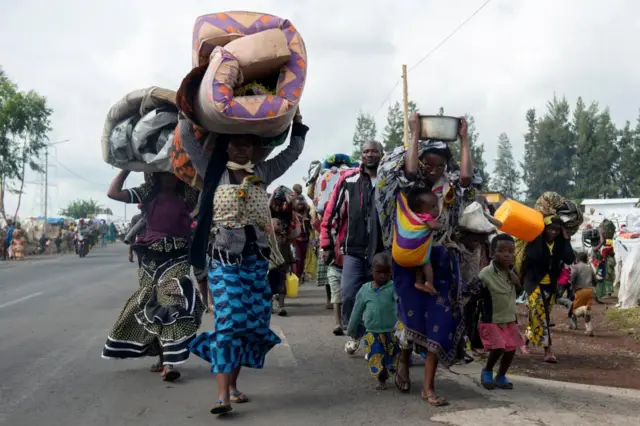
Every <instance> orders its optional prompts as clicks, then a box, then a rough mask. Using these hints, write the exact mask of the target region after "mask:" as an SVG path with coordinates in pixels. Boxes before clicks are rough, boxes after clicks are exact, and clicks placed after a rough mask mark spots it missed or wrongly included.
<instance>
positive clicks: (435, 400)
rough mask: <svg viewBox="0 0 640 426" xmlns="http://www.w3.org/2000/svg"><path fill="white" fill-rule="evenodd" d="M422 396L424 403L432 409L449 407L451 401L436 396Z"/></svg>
mask: <svg viewBox="0 0 640 426" xmlns="http://www.w3.org/2000/svg"><path fill="white" fill-rule="evenodd" d="M420 396H421V397H422V400H423V401H426V402H427V403H428V404H429V405H431V406H432V407H446V406H447V405H449V401H447V400H446V399H444V398H443V397H441V396H438V395H435V394H433V395H429V396H427V395H425V394H424V393H422V394H421V395H420Z"/></svg>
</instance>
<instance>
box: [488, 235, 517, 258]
mask: <svg viewBox="0 0 640 426" xmlns="http://www.w3.org/2000/svg"><path fill="white" fill-rule="evenodd" d="M500 241H509V242H512V243H513V244H515V243H516V240H514V239H513V237H512V236H511V235H509V234H498V235H496V236H495V237H493V240H491V253H493V252H494V251H496V248H497V247H498V243H499V242H500Z"/></svg>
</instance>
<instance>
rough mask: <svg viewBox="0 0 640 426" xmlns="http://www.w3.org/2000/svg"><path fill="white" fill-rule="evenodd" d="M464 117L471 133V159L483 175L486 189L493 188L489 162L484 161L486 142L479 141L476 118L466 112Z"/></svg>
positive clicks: (483, 183) (483, 185)
mask: <svg viewBox="0 0 640 426" xmlns="http://www.w3.org/2000/svg"><path fill="white" fill-rule="evenodd" d="M464 117H465V119H466V120H467V125H468V132H467V133H468V135H469V150H470V151H471V159H472V160H473V165H474V167H475V168H477V169H478V171H479V172H480V175H482V188H483V189H484V190H485V191H486V190H489V188H491V176H490V175H489V169H488V168H487V163H486V162H485V161H484V144H483V143H481V142H479V141H478V139H479V138H480V134H479V133H478V132H477V131H476V120H475V119H474V118H473V116H472V115H469V114H465V116H464ZM458 158H459V154H458Z"/></svg>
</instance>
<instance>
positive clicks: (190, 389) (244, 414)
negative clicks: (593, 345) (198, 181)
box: [0, 245, 640, 426]
mask: <svg viewBox="0 0 640 426" xmlns="http://www.w3.org/2000/svg"><path fill="white" fill-rule="evenodd" d="M136 286H137V283H136V271H135V268H134V266H133V265H132V264H129V263H128V262H127V261H126V248H125V247H124V246H123V245H115V246H110V247H109V248H107V249H104V250H101V249H98V250H96V251H95V252H93V253H91V254H90V255H89V257H87V258H86V259H79V258H78V257H76V256H64V257H60V258H48V259H42V260H34V261H25V262H24V263H22V264H15V263H12V264H9V263H2V262H0V372H1V373H2V376H1V379H0V425H3V426H4V425H12V426H13V425H16V426H17V425H35V424H39V425H45V426H57V425H65V426H66V425H71V426H75V425H78V426H89V425H96V426H106V425H109V426H113V425H139V426H147V425H149V426H158V425H172V424H180V425H194V426H197V425H208V424H211V422H213V421H215V418H214V417H213V416H211V415H210V414H209V413H208V410H209V408H210V405H211V403H212V402H213V401H214V400H215V382H214V380H213V378H212V377H211V376H210V375H209V371H208V366H207V365H206V364H205V363H204V362H202V361H200V360H198V359H195V358H194V359H193V360H192V361H190V362H189V363H188V364H187V365H186V366H185V367H184V368H183V373H184V380H183V381H181V382H180V383H176V384H172V385H167V384H165V383H163V382H161V381H160V378H159V377H158V376H157V375H154V374H151V373H149V372H148V365H149V364H150V362H148V361H147V362H145V361H106V360H102V359H101V358H100V351H101V349H102V345H103V343H104V340H105V337H106V334H107V332H108V330H109V328H110V326H111V325H112V323H113V321H114V320H115V318H116V316H117V315H118V312H119V310H120V308H121V307H122V305H123V303H124V301H125V300H126V299H127V298H128V297H129V296H130V294H131V292H132V291H133V290H134V289H135V287H136ZM322 297H323V290H321V289H318V288H316V287H312V288H304V289H303V291H302V294H301V297H300V298H299V299H297V300H296V301H295V302H294V303H292V304H291V307H290V313H291V314H292V316H291V317H289V318H279V317H278V318H274V320H273V329H274V330H275V331H276V332H277V333H279V334H280V335H281V336H283V337H284V339H283V341H284V342H285V343H284V344H282V345H280V346H278V347H276V348H275V349H274V350H273V351H272V352H271V353H270V355H269V357H268V359H267V364H268V365H267V367H266V368H265V369H264V370H263V371H245V373H244V375H243V376H242V380H241V384H242V386H241V388H242V389H243V390H244V391H245V392H247V393H248V394H249V395H250V396H251V397H253V401H252V402H251V403H249V404H245V405H243V406H240V407H237V409H236V412H235V414H234V415H233V416H231V417H230V419H224V420H231V421H236V422H241V424H243V425H270V424H274V425H304V426H312V425H323V426H324V425H350V426H354V425H365V424H366V425H369V424H376V425H382V424H386V425H430V424H432V425H436V424H438V425H439V424H449V425H477V426H481V425H495V424H497V423H498V422H499V423H500V424H505V425H510V424H513V425H516V424H517V425H523V426H526V425H564V424H566V425H576V424H580V425H596V424H598V425H607V424H611V425H614V424H615V425H617V426H622V425H632V424H634V425H636V424H638V423H637V420H636V417H635V416H636V415H637V407H638V403H639V402H640V395H639V393H638V392H634V391H619V390H615V389H595V388H593V387H589V386H580V385H573V386H568V385H566V384H557V383H551V382H545V381H540V380H534V379H528V378H523V377H514V378H513V379H514V382H515V385H516V389H515V390H514V391H511V392H509V391H500V392H497V391H495V392H488V391H485V390H483V389H481V388H480V387H479V386H478V384H477V380H476V377H477V374H478V368H479V367H477V366H475V365H473V364H472V365H471V366H467V367H454V368H453V370H454V371H456V372H457V373H459V375H455V374H452V373H450V372H447V371H443V372H441V373H439V374H440V391H441V393H442V395H444V396H446V397H448V398H449V399H451V400H452V405H451V406H450V407H448V408H445V409H435V408H432V407H429V406H427V405H426V404H424V403H422V402H421V401H420V396H419V387H420V385H419V384H420V382H421V378H420V372H421V369H420V368H419V367H415V368H414V369H412V375H413V377H414V379H415V380H416V383H414V388H413V389H412V391H411V394H410V395H400V394H399V393H397V392H396V391H393V390H388V391H386V392H376V391H375V390H373V387H374V383H373V382H372V380H371V379H370V378H369V377H368V375H367V371H366V366H365V363H364V361H363V359H362V357H347V356H346V354H345V353H344V352H343V350H342V344H343V342H344V339H343V338H336V337H333V336H332V335H331V333H330V330H331V317H330V312H329V311H326V310H325V309H324V307H323V305H322V303H321V302H322ZM210 323H211V317H210V316H207V317H206V318H205V324H204V326H203V327H209V326H210ZM594 374H597V372H594ZM632 418H633V419H634V420H632Z"/></svg>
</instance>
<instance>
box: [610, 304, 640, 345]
mask: <svg viewBox="0 0 640 426" xmlns="http://www.w3.org/2000/svg"><path fill="white" fill-rule="evenodd" d="M606 315H607V321H608V322H609V323H610V324H612V325H614V326H615V327H617V328H619V329H620V331H622V332H624V333H627V334H629V335H632V336H634V337H636V338H640V306H639V307H635V308H629V309H609V310H607V314H606Z"/></svg>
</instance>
